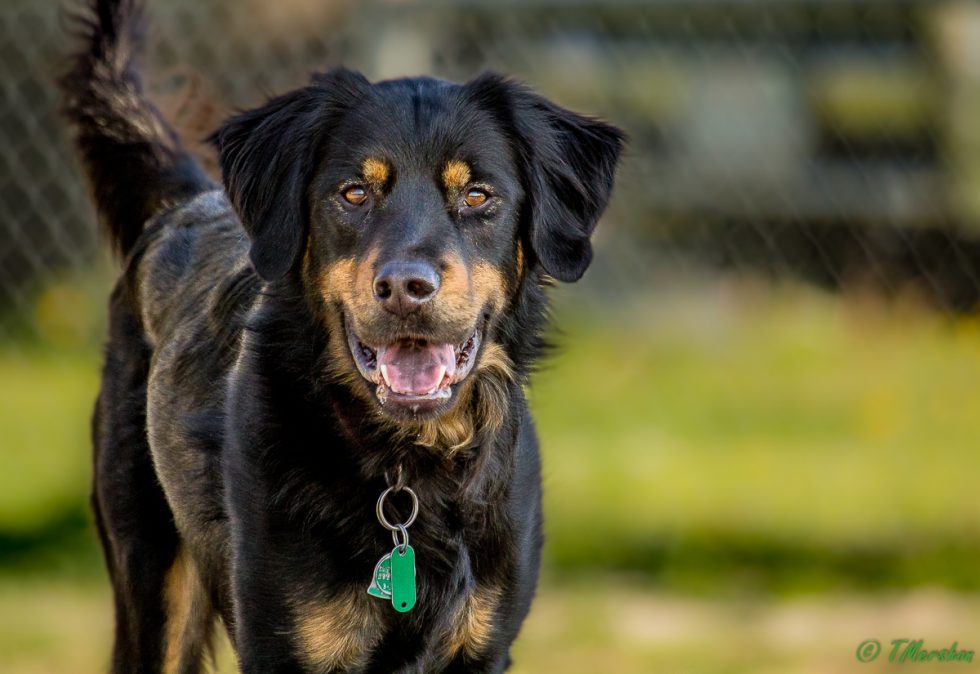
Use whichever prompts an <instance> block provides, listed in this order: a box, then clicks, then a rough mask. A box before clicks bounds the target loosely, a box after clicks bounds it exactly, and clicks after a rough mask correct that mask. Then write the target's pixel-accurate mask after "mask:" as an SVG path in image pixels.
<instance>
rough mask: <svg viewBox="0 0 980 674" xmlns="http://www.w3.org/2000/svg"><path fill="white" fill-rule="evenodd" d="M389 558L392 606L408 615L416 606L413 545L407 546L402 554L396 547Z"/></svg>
mask: <svg viewBox="0 0 980 674" xmlns="http://www.w3.org/2000/svg"><path fill="white" fill-rule="evenodd" d="M388 558H389V560H390V564H391V605H392V606H394V607H395V610H396V611H398V612H399V613H407V612H408V611H411V610H412V607H413V606H415V550H413V549H412V546H411V545H406V546H405V551H404V552H400V551H399V550H398V546H397V545H396V546H395V549H394V550H392V551H391V554H390V555H388ZM382 561H383V560H382Z"/></svg>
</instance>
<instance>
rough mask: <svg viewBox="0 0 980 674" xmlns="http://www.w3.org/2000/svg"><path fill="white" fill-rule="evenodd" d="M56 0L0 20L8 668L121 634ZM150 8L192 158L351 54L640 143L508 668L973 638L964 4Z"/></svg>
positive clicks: (90, 656) (682, 664)
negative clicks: (510, 87)
mask: <svg viewBox="0 0 980 674" xmlns="http://www.w3.org/2000/svg"><path fill="white" fill-rule="evenodd" d="M58 4H59V3H40V2H33V1H30V0H3V1H2V2H0V671H2V672H4V673H5V674H40V673H42V672H43V673H48V672H51V673H63V672H68V673H72V674H76V673H77V674H89V673H93V674H94V673H95V672H100V671H104V669H105V666H106V663H107V661H108V652H109V647H110V632H111V619H112V616H111V604H110V597H109V594H108V587H107V582H106V577H105V573H104V571H103V567H102V562H101V557H100V553H99V551H98V549H97V545H96V538H95V534H94V531H93V526H92V521H91V516H90V514H89V511H88V508H87V503H86V499H87V491H88V482H89V479H90V467H89V453H90V449H89V440H88V418H89V414H90V409H91V406H92V403H93V400H94V397H95V392H96V387H97V373H98V367H99V361H100V354H99V351H100V344H101V341H102V339H103V335H104V332H105V328H104V325H105V298H106V294H107V289H108V286H109V284H110V283H111V280H112V277H113V274H114V273H115V266H114V264H113V263H112V262H111V261H110V260H109V259H108V256H107V255H106V254H105V253H104V252H102V250H101V249H100V247H99V245H98V241H97V237H96V235H95V224H94V215H93V209H92V207H91V206H90V204H89V202H88V200H87V198H86V195H85V189H84V185H83V182H82V180H81V173H80V171H79V168H78V165H77V161H76V160H75V158H74V155H73V152H72V151H71V149H70V147H69V144H68V142H67V132H66V129H65V127H64V125H63V124H62V123H61V121H60V119H59V117H58V114H57V96H56V92H55V91H54V87H53V80H54V78H55V77H56V75H57V74H58V73H59V72H60V71H62V70H63V69H64V66H65V56H66V54H67V53H68V52H69V51H70V49H71V48H72V42H71V40H70V39H69V38H68V36H67V32H66V22H65V21H64V20H63V19H61V18H59V11H58V7H57V5H58ZM60 4H64V5H68V6H70V5H72V4H73V3H72V2H67V1H66V2H64V3H60ZM149 4H150V9H151V11H150V15H151V29H150V31H149V39H148V42H149V54H148V57H147V70H148V71H149V78H150V81H151V83H152V86H151V89H152V90H153V91H154V92H156V94H157V96H158V100H159V101H160V105H161V107H162V108H163V109H165V110H166V111H167V113H168V115H169V116H170V117H171V118H172V119H174V120H176V122H177V123H178V125H179V126H180V127H181V128H182V129H183V130H184V132H185V134H186V135H187V136H188V138H190V139H192V140H194V139H200V138H202V137H203V136H204V135H205V133H206V132H207V131H208V130H210V128H213V126H214V125H215V124H216V123H217V121H218V120H219V119H220V118H221V116H222V115H224V114H226V113H228V112H229V111H231V110H234V109H235V108H238V107H244V106H251V105H255V104H257V103H260V102H261V101H262V100H263V99H264V97H265V96H267V95H269V94H272V93H275V92H281V91H283V90H285V89H287V88H289V87H292V86H296V85H300V84H302V83H304V82H305V81H306V79H307V78H308V75H309V73H310V72H311V71H315V70H321V69H324V68H325V67H327V66H329V65H333V64H338V63H344V64H346V65H348V66H351V67H354V68H358V69H361V70H363V71H364V72H365V73H367V74H368V75H369V76H370V77H372V78H385V77H393V76H399V75H410V74H418V73H433V74H436V75H439V76H443V77H447V78H450V79H455V80H465V79H467V78H469V77H472V76H474V75H475V74H477V73H478V72H480V71H482V70H483V69H485V68H493V69H495V70H499V71H503V72H505V73H510V74H513V75H515V76H517V77H519V78H521V79H523V80H525V81H527V82H529V83H530V84H532V85H533V86H534V87H536V88H537V89H538V90H540V91H542V92H543V93H545V94H546V95H548V96H550V97H552V98H554V99H555V100H557V101H558V102H560V103H562V104H564V105H566V106H568V107H572V108H574V109H576V110H579V111H583V112H589V113H593V114H597V115H600V116H602V117H604V118H607V119H609V120H611V121H614V122H615V123H617V124H620V125H622V126H624V127H625V128H626V129H627V130H628V131H629V133H630V135H631V138H632V143H631V146H630V151H629V156H628V157H627V158H626V160H625V162H624V165H623V168H622V171H621V174H620V181H619V185H618V188H617V192H616V194H615V197H614V200H613V204H612V206H611V209H610V211H609V213H608V216H607V217H605V218H604V221H603V222H602V224H601V225H600V227H599V229H598V232H597V242H596V244H597V254H596V261H595V263H594V265H593V267H592V269H591V270H590V271H589V273H588V274H587V276H586V278H585V280H584V281H583V282H581V283H579V284H577V285H575V286H573V287H568V288H561V289H558V291H557V292H556V293H555V300H556V307H557V311H556V319H557V324H558V325H560V331H559V332H557V333H556V340H557V341H558V342H559V343H560V344H561V346H562V348H561V350H560V351H559V353H558V355H557V356H556V357H555V358H553V359H551V360H550V361H549V362H548V363H547V365H546V366H545V367H544V368H543V370H542V372H541V373H540V374H539V375H538V376H537V378H536V381H535V382H534V386H533V387H532V390H531V398H532V404H533V407H534V409H535V413H536V415H537V420H538V422H539V430H540V434H541V436H542V441H543V447H544V450H543V451H544V453H545V487H546V508H547V511H546V512H547V515H546V517H547V535H548V540H547V548H546V561H545V568H544V579H543V583H542V588H541V592H540V595H539V599H538V601H537V603H536V604H535V606H534V609H533V611H532V614H531V617H530V619H529V622H528V624H527V627H526V629H525V631H524V633H523V635H522V636H521V638H520V640H519V641H518V643H517V645H516V647H515V662H516V664H515V667H514V670H513V671H515V672H518V673H520V674H529V673H532V672H545V671H563V672H566V673H581V674H587V673H588V674H595V673H597V672H603V673H605V672H610V673H640V672H656V671H669V672H718V673H722V672H724V673H735V672H780V673H787V672H806V673H810V672H834V673H836V672H848V671H867V670H869V669H871V668H885V664H884V663H881V662H878V663H875V664H871V665H862V664H860V663H858V662H857V660H856V658H855V649H856V648H857V646H858V644H859V643H860V642H862V641H863V640H865V639H867V638H878V639H879V640H881V641H882V643H884V644H886V654H887V649H888V648H889V646H888V643H889V642H890V641H891V639H895V638H903V637H904V638H922V639H925V641H926V646H927V647H930V648H946V647H949V646H950V645H952V644H953V643H954V642H956V643H957V648H959V649H961V650H962V649H974V650H980V601H978V600H980V574H978V569H980V496H978V493H980V484H978V481H980V452H977V451H976V449H977V441H978V438H980V414H978V410H980V313H978V308H980V307H978V303H980V3H976V2H972V1H968V0H962V1H956V0H951V1H948V2H946V1H940V0H936V1H933V2H927V1H925V0H921V1H914V0H877V1H876V0H864V1H858V0H688V1H683V0H649V1H647V2H641V1H639V0H604V1H603V2H598V1H596V0H592V1H589V0H566V1H561V0H550V1H546V0H530V1H529V0H524V1H521V2H517V1H516V0H515V1H504V0H466V1H465V2H419V1H414V0H402V1H397V2H396V1H391V2H381V1H377V0H365V1H362V2H356V3H355V2H353V1H351V2H324V1H323V0H319V1H317V0H279V1H278V2H264V1H262V0H238V1H236V2H231V1H227V2H218V1H214V2H207V3H204V2H199V1H197V0H166V1H164V0H160V1H158V2H153V1H151V2H150V3H149ZM198 147H199V149H200V150H201V152H202V153H203V154H204V157H205V160H206V161H207V162H209V164H210V165H212V166H213V159H212V158H211V157H209V156H208V155H207V150H206V149H204V148H203V147H200V145H199V144H198ZM974 659H975V661H976V662H975V663H974V664H973V665H962V664H961V665H958V666H955V667H957V668H958V670H963V671H965V670H968V669H970V668H971V667H972V668H980V658H976V657H975V658H974ZM217 667H218V670H219V671H222V672H230V671H233V666H232V665H231V664H230V661H229V659H228V657H227V653H224V655H223V656H222V657H221V658H219V662H218V664H217ZM930 667H931V668H932V669H930ZM950 667H954V665H945V666H944V665H936V664H934V665H920V666H919V667H917V668H916V671H923V672H925V671H945V670H946V669H948V668H950Z"/></svg>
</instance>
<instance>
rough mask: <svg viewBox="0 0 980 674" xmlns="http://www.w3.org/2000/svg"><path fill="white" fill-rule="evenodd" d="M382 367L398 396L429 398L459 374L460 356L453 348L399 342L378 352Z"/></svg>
mask: <svg viewBox="0 0 980 674" xmlns="http://www.w3.org/2000/svg"><path fill="white" fill-rule="evenodd" d="M378 367H379V368H381V374H382V376H383V377H384V379H385V382H386V383H387V384H388V388H390V389H391V390H392V391H394V392H395V393H407V394H410V395H425V394H427V393H430V392H431V391H433V390H435V389H437V388H438V387H439V384H440V383H442V378H443V376H444V375H446V374H448V375H449V376H450V377H451V376H453V375H454V374H456V353H455V351H454V350H453V347H452V345H451V344H432V343H430V342H426V343H425V344H424V345H422V344H421V343H420V342H414V341H412V342H407V341H406V342H397V343H395V344H391V345H389V346H382V347H381V348H379V349H378Z"/></svg>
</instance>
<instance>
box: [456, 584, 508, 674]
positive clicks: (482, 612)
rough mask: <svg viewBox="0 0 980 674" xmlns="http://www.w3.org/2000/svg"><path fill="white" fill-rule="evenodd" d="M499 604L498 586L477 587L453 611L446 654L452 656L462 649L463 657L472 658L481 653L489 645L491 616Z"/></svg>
mask: <svg viewBox="0 0 980 674" xmlns="http://www.w3.org/2000/svg"><path fill="white" fill-rule="evenodd" d="M499 605H500V590H499V589H498V588H495V587H477V588H476V590H474V592H473V594H471V595H470V596H469V597H467V599H466V601H464V602H463V605H462V606H461V607H460V609H459V612H458V613H457V614H456V619H455V621H454V624H453V628H452V633H451V634H450V635H449V640H448V642H447V644H446V654H447V656H448V657H450V658H452V657H455V656H456V655H457V654H458V653H459V652H460V651H462V652H463V653H464V654H465V655H466V656H468V657H470V658H475V657H478V656H479V655H480V654H481V653H483V652H484V651H485V650H486V648H487V646H488V645H489V644H490V637H491V635H492V634H493V626H494V625H493V618H494V614H495V613H496V612H497V607H498V606H499Z"/></svg>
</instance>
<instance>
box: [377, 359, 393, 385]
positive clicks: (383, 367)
mask: <svg viewBox="0 0 980 674" xmlns="http://www.w3.org/2000/svg"><path fill="white" fill-rule="evenodd" d="M378 369H380V370H381V377H382V379H384V380H385V384H387V385H388V388H391V380H390V379H388V366H387V365H385V364H384V363H382V364H381V366H380V367H379V368H378Z"/></svg>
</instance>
